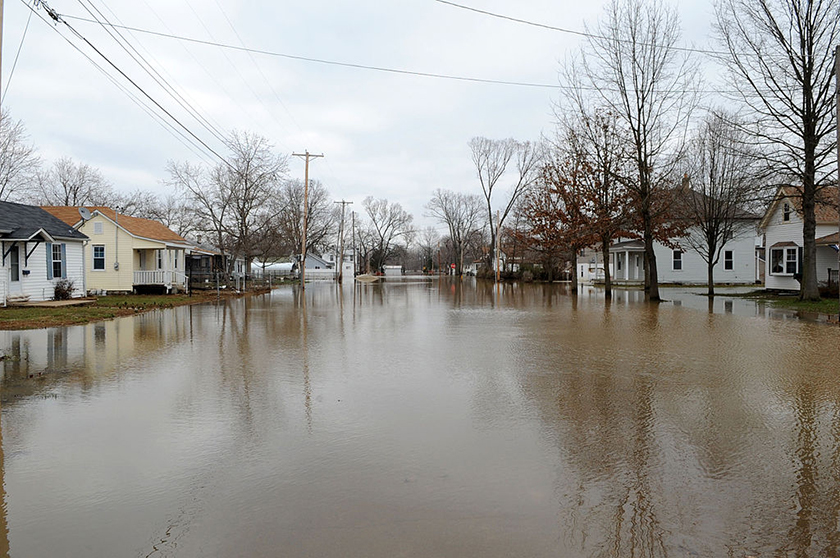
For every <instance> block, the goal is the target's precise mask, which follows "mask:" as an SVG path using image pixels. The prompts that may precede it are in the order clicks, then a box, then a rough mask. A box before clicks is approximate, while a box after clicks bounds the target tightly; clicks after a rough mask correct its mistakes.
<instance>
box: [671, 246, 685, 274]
mask: <svg viewBox="0 0 840 558" xmlns="http://www.w3.org/2000/svg"><path fill="white" fill-rule="evenodd" d="M682 257H683V253H682V250H674V256H673V259H672V263H673V270H674V271H681V270H682V264H683V261H682Z"/></svg>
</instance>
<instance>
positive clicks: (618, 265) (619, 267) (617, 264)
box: [615, 254, 621, 271]
mask: <svg viewBox="0 0 840 558" xmlns="http://www.w3.org/2000/svg"><path fill="white" fill-rule="evenodd" d="M615 263H616V266H615V267H616V269H618V271H621V257H620V256H619V255H618V254H616V255H615Z"/></svg>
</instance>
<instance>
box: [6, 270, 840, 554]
mask: <svg viewBox="0 0 840 558" xmlns="http://www.w3.org/2000/svg"><path fill="white" fill-rule="evenodd" d="M663 296H664V297H665V298H669V293H668V292H664V293H663ZM670 298H671V299H672V302H670V303H666V304H662V305H661V306H649V305H646V304H644V303H643V302H642V301H640V300H639V299H640V297H639V296H638V293H635V292H622V293H619V296H617V297H616V300H615V301H614V302H613V303H612V304H610V305H609V306H605V304H604V301H603V299H602V297H601V294H600V293H599V292H596V291H584V292H583V293H582V294H581V296H580V297H578V298H577V299H575V298H573V297H570V296H568V294H567V291H566V287H565V286H564V285H521V286H510V285H507V286H505V287H504V288H503V291H502V292H501V293H500V294H499V295H496V294H495V293H494V290H493V287H492V285H486V284H483V283H479V284H478V285H476V283H475V282H469V281H467V282H465V283H464V284H459V283H450V282H448V281H446V280H443V281H441V282H438V281H437V280H435V281H432V282H387V283H385V284H373V285H357V286H356V287H355V288H354V287H353V286H352V285H346V286H345V288H344V289H343V290H339V289H337V288H336V287H335V286H334V285H332V284H312V285H308V286H307V289H306V293H305V299H303V298H301V296H300V291H298V290H297V289H296V288H294V287H286V288H281V289H278V290H275V291H273V292H272V293H271V294H270V295H265V296H256V297H253V298H248V299H237V300H229V301H223V302H221V303H219V304H216V305H202V306H192V307H180V308H175V309H171V310H163V311H155V312H150V313H147V314H141V315H137V316H135V317H130V318H123V319H118V320H114V321H109V322H102V323H98V324H90V325H87V326H76V327H67V328H57V329H50V330H37V331H25V332H0V340H2V343H1V344H0V347H2V348H3V350H4V352H5V354H6V355H7V358H6V360H5V362H4V370H5V375H4V378H3V384H2V414H0V420H2V424H1V426H2V446H0V447H2V463H3V469H2V475H3V479H2V480H3V483H2V487H3V499H4V502H5V506H4V507H3V510H2V512H3V513H2V519H1V520H0V521H1V522H2V523H1V524H0V538H2V540H0V554H2V553H3V552H7V553H8V554H9V555H11V556H12V557H41V556H43V557H52V556H62V557H92V556H114V557H116V556H129V557H157V556H178V557H198V556H203V557H204V556H206V557H230V556H243V557H250V556H266V557H268V556H284V557H299V556H300V557H302V556H313V557H316V556H317V557H348V556H360V557H361V556H365V557H382V558H393V557H398V556H424V557H425V556H428V557H437V556H452V557H468V556H476V557H497V556H498V557H510V556H523V557H525V556H528V557H544V556H545V557H547V556H553V557H556V556H564V557H578V556H580V557H590V556H609V557H624V556H638V557H642V556H644V557H649V556H657V557H658V556H673V557H697V556H710V557H717V556H734V557H743V556H788V555H790V556H840V523H838V522H840V374H838V365H837V351H838V348H840V332H838V330H837V328H836V327H831V326H827V325H824V324H818V323H809V322H804V321H798V320H793V319H786V316H785V315H783V314H780V316H781V318H783V319H776V318H774V317H773V316H768V313H770V314H772V312H770V311H769V310H767V309H764V308H763V307H762V308H759V307H758V305H757V303H755V302H752V301H744V300H740V299H734V300H731V299H730V300H729V302H732V304H729V305H727V304H726V302H727V300H726V299H724V298H721V297H718V298H717V299H716V300H715V303H714V304H715V306H714V307H713V308H712V310H713V312H711V313H710V312H709V310H708V301H707V299H706V298H704V297H699V296H697V295H694V294H691V293H686V292H683V293H676V292H675V293H673V295H672V296H671V297H670ZM3 545H5V546H3Z"/></svg>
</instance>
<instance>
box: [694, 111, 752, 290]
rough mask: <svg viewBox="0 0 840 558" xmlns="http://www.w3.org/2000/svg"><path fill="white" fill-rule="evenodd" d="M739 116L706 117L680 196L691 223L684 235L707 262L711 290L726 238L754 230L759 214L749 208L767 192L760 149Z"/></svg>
mask: <svg viewBox="0 0 840 558" xmlns="http://www.w3.org/2000/svg"><path fill="white" fill-rule="evenodd" d="M737 122H738V121H737V118H736V117H735V116H734V115H731V114H709V115H708V116H707V117H706V119H705V120H704V121H703V123H702V125H701V127H700V129H699V130H698V131H697V134H696V135H695V137H694V138H693V140H692V141H691V143H690V146H689V151H688V153H689V157H688V161H689V165H688V168H689V169H690V171H689V174H688V176H687V177H686V185H685V188H684V189H683V191H682V192H681V196H680V198H681V199H680V202H681V204H682V205H683V207H684V209H685V211H686V214H687V217H688V218H689V220H690V222H691V225H692V228H691V229H690V230H691V233H690V234H689V235H688V236H686V238H685V241H686V243H687V244H688V245H689V246H691V247H692V248H693V249H694V250H695V251H696V252H697V253H698V254H700V257H701V258H703V261H705V262H706V269H707V275H708V283H709V284H708V294H709V295H714V294H715V282H714V269H715V266H716V265H717V264H718V262H719V261H720V256H721V254H722V252H723V248H724V246H725V245H726V243H727V242H729V241H730V240H732V239H734V238H737V237H739V236H741V235H744V234H752V233H754V232H755V231H754V226H755V225H754V221H755V219H754V215H751V214H749V213H747V212H746V211H745V209H744V208H746V207H748V206H749V205H750V204H751V203H752V202H755V201H756V200H757V199H760V198H761V197H763V196H762V193H763V192H762V189H760V188H759V187H758V186H757V184H758V181H757V180H756V173H755V169H754V166H755V162H756V160H757V159H756V153H755V150H754V149H752V148H751V147H750V146H749V145H748V141H747V135H746V134H745V133H744V131H743V129H742V127H741V125H740V124H738V123H737ZM688 184H690V185H691V187H690V188H689V187H688Z"/></svg>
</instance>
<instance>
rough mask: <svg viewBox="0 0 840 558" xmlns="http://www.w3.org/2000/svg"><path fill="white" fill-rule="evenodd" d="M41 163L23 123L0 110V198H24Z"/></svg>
mask: <svg viewBox="0 0 840 558" xmlns="http://www.w3.org/2000/svg"><path fill="white" fill-rule="evenodd" d="M40 164H41V161H40V159H39V158H38V155H37V152H36V151H35V147H33V146H32V145H29V143H28V138H27V136H26V128H24V126H23V123H22V122H21V121H19V120H13V119H12V117H11V115H10V114H9V113H8V112H7V111H5V110H3V111H2V112H0V200H2V201H5V200H9V199H16V200H21V199H23V198H24V196H25V195H26V194H28V193H29V190H30V189H31V188H32V187H33V186H34V185H35V182H36V177H37V171H38V169H39V167H40Z"/></svg>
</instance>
